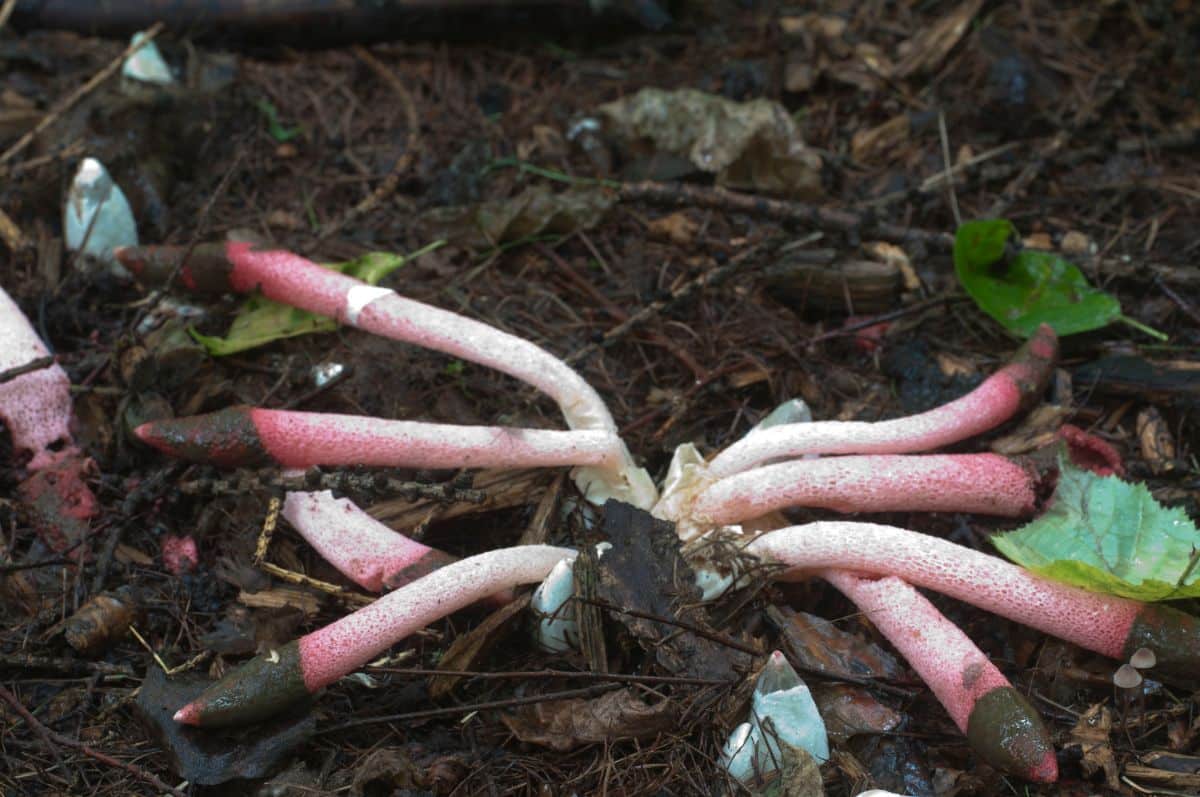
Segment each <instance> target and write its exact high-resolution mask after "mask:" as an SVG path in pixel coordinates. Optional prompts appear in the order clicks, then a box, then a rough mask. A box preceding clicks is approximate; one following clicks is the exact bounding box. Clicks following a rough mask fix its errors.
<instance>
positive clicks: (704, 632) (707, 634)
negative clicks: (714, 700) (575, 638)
mask: <svg viewBox="0 0 1200 797" xmlns="http://www.w3.org/2000/svg"><path fill="white" fill-rule="evenodd" d="M572 600H583V601H585V602H586V603H590V604H592V605H593V606H599V607H600V608H601V609H607V610H608V611H610V612H617V613H619V614H627V615H629V616H630V617H637V618H640V619H642V620H653V621H654V622H656V623H662V624H663V625H673V626H675V627H676V628H682V629H683V630H684V631H690V632H691V633H693V634H695V635H696V636H701V637H704V638H705V639H707V640H709V641H710V642H716V643H717V644H718V645H724V646H725V647H727V648H733V649H734V650H740V651H741V652H742V653H749V654H750V655H751V656H762V655H763V652H762V651H761V650H759V649H758V648H756V647H754V646H753V645H747V644H745V643H744V642H739V641H738V640H736V639H734V638H733V637H731V636H729V635H727V634H722V633H720V632H718V631H710V630H709V629H707V628H704V627H702V626H698V625H696V624H695V623H689V622H686V621H684V620H677V619H676V618H674V617H664V616H663V615H661V614H651V613H650V612H643V611H640V610H638V609H632V608H630V607H628V606H618V605H617V604H615V603H609V602H608V601H606V600H598V599H595V598H588V599H584V598H579V597H578V596H577V597H575V598H573V599H572Z"/></svg>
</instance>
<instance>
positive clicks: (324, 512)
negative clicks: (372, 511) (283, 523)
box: [283, 490, 455, 592]
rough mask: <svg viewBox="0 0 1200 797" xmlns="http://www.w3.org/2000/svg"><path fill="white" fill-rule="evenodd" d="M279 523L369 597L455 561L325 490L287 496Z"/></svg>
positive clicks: (453, 558)
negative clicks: (287, 525) (281, 519)
mask: <svg viewBox="0 0 1200 797" xmlns="http://www.w3.org/2000/svg"><path fill="white" fill-rule="evenodd" d="M283 517H284V519H286V520H287V521H288V522H289V523H291V524H292V526H293V527H294V528H295V529H296V531H298V532H300V535H301V536H302V537H304V539H305V540H306V541H308V544H309V545H311V546H312V547H313V548H315V549H316V551H317V553H319V554H320V555H321V557H322V558H323V559H324V560H325V561H327V562H329V564H331V565H333V566H334V567H336V568H337V569H338V571H339V572H340V573H342V574H343V575H345V576H346V577H347V578H349V579H350V580H351V581H353V582H354V583H356V584H358V585H359V586H360V587H362V588H363V589H368V590H370V591H371V592H382V591H383V589H384V588H385V587H387V588H389V589H395V588H397V587H400V586H403V585H404V584H407V583H409V582H411V581H415V580H417V579H418V578H420V577H421V576H424V575H427V574H429V573H431V572H433V571H434V570H437V569H439V568H441V567H445V566H446V565H448V564H450V563H451V562H453V561H455V557H453V556H451V555H450V554H447V553H442V552H441V551H438V550H435V549H433V548H430V547H428V546H426V545H422V544H421V543H419V542H417V541H416V540H413V539H410V538H408V537H406V536H405V535H403V534H401V533H399V532H397V531H393V530H392V529H390V528H388V527H387V526H385V525H383V524H382V523H380V522H379V521H378V520H376V519H375V518H373V517H371V516H370V515H368V514H367V513H366V512H364V511H362V510H361V509H359V508H358V507H357V506H355V505H354V504H353V503H352V502H350V501H348V500H347V499H345V498H334V497H333V493H331V492H330V491H328V490H325V491H324V492H319V493H299V492H297V493H288V494H287V497H286V498H285V499H284V501H283Z"/></svg>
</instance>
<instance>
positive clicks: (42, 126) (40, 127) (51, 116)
mask: <svg viewBox="0 0 1200 797" xmlns="http://www.w3.org/2000/svg"><path fill="white" fill-rule="evenodd" d="M163 27H164V26H163V23H161V22H156V23H155V24H154V25H153V26H151V27H150V28H149V29H148V30H147V31H146V35H145V36H143V37H142V38H141V39H139V40H138V41H137V43H130V45H129V46H128V47H126V48H125V49H124V50H123V51H121V54H120V55H118V56H117V57H116V58H114V59H113V60H112V61H110V62H109V64H108V66H106V67H104V68H103V69H101V70H100V71H99V72H97V73H96V74H94V75H92V77H91V79H89V80H88V81H87V82H86V83H84V84H83V85H82V86H80V87H79V88H77V89H75V91H73V92H71V93H70V94H69V95H67V97H66V98H65V99H63V100H62V101H61V102H59V103H58V104H57V105H55V106H54V108H53V109H51V110H50V112H49V113H47V114H46V115H45V116H43V117H42V121H40V122H38V123H37V124H36V125H34V127H33V129H32V130H30V131H29V132H28V133H26V134H25V135H23V136H21V137H20V138H19V139H17V143H15V144H13V145H12V146H11V147H9V148H8V149H7V150H5V151H4V154H3V155H0V166H4V165H5V164H7V163H8V162H9V161H11V160H12V159H13V158H15V157H16V156H17V155H19V154H20V153H21V152H23V151H24V150H25V148H26V147H28V146H29V145H30V143H32V142H33V140H34V139H35V138H37V137H38V136H39V135H41V134H42V133H43V132H44V131H45V130H46V128H47V127H49V126H50V125H52V124H54V123H55V122H56V121H58V119H59V118H60V117H62V115H63V114H65V113H66V112H67V111H69V110H70V109H71V108H73V107H74V106H75V104H76V103H77V102H79V101H80V100H82V99H83V98H84V97H86V96H87V95H89V94H91V93H92V92H93V91H95V90H96V87H97V86H99V85H100V84H101V83H103V82H104V81H106V80H108V79H109V78H110V77H112V76H113V75H114V74H116V72H117V70H119V69H120V68H121V64H123V63H125V59H126V58H128V57H129V56H131V55H133V54H134V53H135V52H137V51H138V50H140V49H141V48H143V47H145V46H146V45H148V44H149V43H150V42H152V41H154V37H155V36H157V35H158V34H159V33H162V30H163ZM7 172H8V170H7V169H4V170H0V177H2V176H4V175H6V174H7Z"/></svg>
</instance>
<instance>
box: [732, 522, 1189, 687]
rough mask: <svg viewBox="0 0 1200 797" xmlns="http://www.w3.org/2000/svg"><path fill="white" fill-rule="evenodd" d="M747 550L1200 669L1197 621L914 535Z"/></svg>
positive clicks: (815, 534) (825, 529) (1171, 665)
mask: <svg viewBox="0 0 1200 797" xmlns="http://www.w3.org/2000/svg"><path fill="white" fill-rule="evenodd" d="M747 551H748V552H750V553H753V554H755V555H757V556H760V557H762V558H764V559H767V560H770V561H776V562H780V563H781V564H784V565H787V566H788V567H789V568H790V570H789V574H788V576H789V577H797V578H799V577H803V575H804V573H805V572H806V571H814V570H824V569H827V568H837V569H839V570H850V571H857V572H862V573H874V574H877V575H894V576H898V577H900V578H902V579H904V580H905V581H908V582H909V583H911V584H915V585H917V586H921V587H927V588H928V589H932V590H936V591H937V592H941V593H943V594H945V595H949V596H950V597H952V598H956V599H958V600H961V601H964V602H966V603H971V604H974V605H975V606H978V607H980V608H982V609H986V610H988V611H989V612H993V613H994V614H998V615H1000V616H1002V617H1007V618H1008V619H1010V620H1014V621H1016V622H1018V623H1023V624H1024V625H1028V626H1031V627H1033V628H1036V629H1038V630H1040V631H1044V632H1045V633H1047V634H1050V635H1052V636H1056V637H1059V638H1060V639H1065V640H1068V641H1070V642H1074V643H1075V644H1076V645H1079V646H1080V647H1084V648H1087V649H1089V650H1094V651H1096V652H1097V653H1101V654H1103V655H1105V656H1110V657H1112V658H1117V659H1119V658H1125V657H1127V656H1129V655H1130V654H1131V653H1132V652H1133V651H1134V650H1137V649H1138V648H1139V647H1143V646H1144V647H1149V648H1151V649H1152V650H1153V651H1154V652H1155V653H1156V654H1157V655H1158V660H1159V666H1160V667H1162V668H1163V669H1165V670H1168V671H1179V672H1185V673H1186V672H1189V671H1190V672H1194V671H1195V669H1196V668H1197V667H1198V666H1200V621H1197V620H1196V618H1194V617H1192V616H1190V615H1187V614H1184V613H1183V612H1179V611H1176V610H1174V609H1170V608H1168V607H1165V606H1161V605H1157V604H1143V603H1138V602H1136V601H1131V600H1127V599H1125V598H1118V597H1116V596H1113V595H1103V594H1100V593H1097V592H1088V591H1086V590H1082V589H1079V588H1078V587H1072V586H1068V585H1066V584H1059V583H1057V582H1053V581H1048V580H1046V579H1043V578H1039V577H1037V576H1035V575H1033V574H1032V573H1030V572H1028V571H1027V570H1024V569H1022V568H1020V567H1017V566H1016V565H1013V564H1009V563H1008V562H1006V561H1004V560H1003V559H999V558H997V557H994V556H989V555H987V554H984V553H980V552H978V551H973V550H971V549H969V548H964V547H962V546H961V545H955V544H954V543H952V542H947V541H946V540H942V539H938V538H937V537H931V536H929V535H926V534H918V533H916V532H913V531H906V530H905V529H900V528H896V527H894V526H883V525H879V524H875V523H854V522H850V521H827V522H820V523H809V524H807V525H803V526H791V527H789V528H785V529H779V530H778V531H772V532H768V533H767V534H764V535H763V536H761V537H759V538H758V539H756V540H754V541H753V542H751V543H750V544H749V545H748V546H747Z"/></svg>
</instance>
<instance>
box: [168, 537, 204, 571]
mask: <svg viewBox="0 0 1200 797" xmlns="http://www.w3.org/2000/svg"><path fill="white" fill-rule="evenodd" d="M162 558H163V564H164V565H166V567H167V570H168V571H169V572H170V573H171V574H173V575H176V576H182V575H183V574H185V573H190V572H192V571H193V570H195V569H196V565H197V564H199V563H200V551H199V550H198V549H197V548H196V538H195V537H193V536H191V535H190V534H189V535H187V536H183V537H177V536H175V535H174V534H168V535H167V536H165V537H163V541H162Z"/></svg>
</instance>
